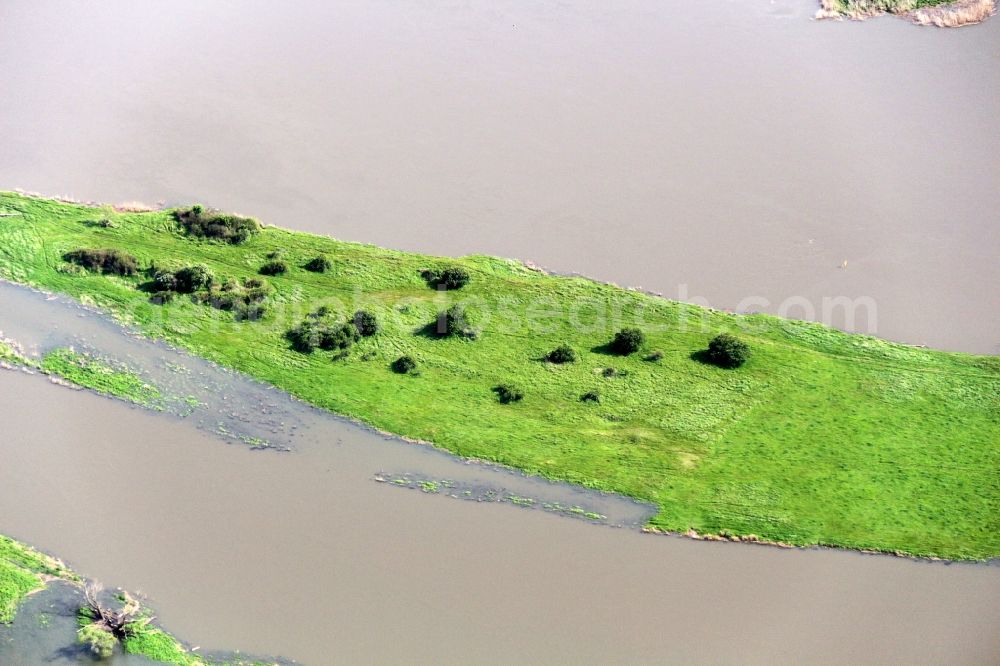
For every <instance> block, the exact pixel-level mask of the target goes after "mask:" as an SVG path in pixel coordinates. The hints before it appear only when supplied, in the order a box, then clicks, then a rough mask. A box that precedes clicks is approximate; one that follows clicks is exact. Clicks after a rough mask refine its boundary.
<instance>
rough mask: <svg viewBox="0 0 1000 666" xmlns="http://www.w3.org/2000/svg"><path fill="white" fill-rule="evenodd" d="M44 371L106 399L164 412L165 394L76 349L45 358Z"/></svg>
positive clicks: (112, 365) (131, 375)
mask: <svg viewBox="0 0 1000 666" xmlns="http://www.w3.org/2000/svg"><path fill="white" fill-rule="evenodd" d="M41 368H42V370H44V371H46V372H48V373H51V374H54V375H59V376H60V377H62V378H64V379H66V380H68V381H70V382H72V383H74V384H76V385H77V386H82V387H84V388H89V389H92V390H94V391H97V392H98V393H103V394H104V395H110V396H114V397H116V398H121V399H122V400H126V401H128V402H134V403H135V404H137V405H142V406H143V407H149V408H152V409H161V408H162V403H163V394H162V393H160V390H159V389H158V388H156V387H155V386H153V385H152V384H150V383H148V382H146V381H145V380H143V379H142V377H140V376H139V375H137V374H136V373H135V372H133V371H131V370H130V369H128V368H126V367H124V366H120V365H117V364H112V363H111V362H109V361H106V360H104V359H100V358H97V357H95V356H91V355H89V354H82V353H80V352H76V351H73V350H72V349H55V350H53V351H51V352H49V353H48V354H46V355H45V356H44V357H43V358H42V362H41Z"/></svg>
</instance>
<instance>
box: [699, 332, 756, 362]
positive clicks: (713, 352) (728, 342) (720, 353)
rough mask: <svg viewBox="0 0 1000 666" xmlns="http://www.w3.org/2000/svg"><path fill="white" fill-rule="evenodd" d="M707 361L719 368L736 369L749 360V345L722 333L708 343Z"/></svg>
mask: <svg viewBox="0 0 1000 666" xmlns="http://www.w3.org/2000/svg"><path fill="white" fill-rule="evenodd" d="M707 355H708V360H709V361H711V362H712V363H714V364H715V365H717V366H719V367H720V368H738V367H740V366H741V365H743V364H744V363H746V362H747V361H748V360H750V345H748V344H747V343H745V342H743V341H742V340H740V339H739V338H737V337H736V336H734V335H730V334H729V333H722V334H721V335H717V336H715V337H714V338H712V340H711V341H710V342H709V343H708V352H707Z"/></svg>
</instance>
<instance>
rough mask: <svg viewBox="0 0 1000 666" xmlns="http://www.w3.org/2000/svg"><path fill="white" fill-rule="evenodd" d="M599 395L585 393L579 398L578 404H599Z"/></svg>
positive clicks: (594, 392) (596, 393)
mask: <svg viewBox="0 0 1000 666" xmlns="http://www.w3.org/2000/svg"><path fill="white" fill-rule="evenodd" d="M600 401H601V394H600V393H598V392H597V391H587V392H586V393H584V394H583V395H581V396H580V402H600Z"/></svg>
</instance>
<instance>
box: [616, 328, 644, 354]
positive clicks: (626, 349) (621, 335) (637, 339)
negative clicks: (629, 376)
mask: <svg viewBox="0 0 1000 666" xmlns="http://www.w3.org/2000/svg"><path fill="white" fill-rule="evenodd" d="M645 341H646V336H645V335H644V334H643V332H642V331H640V330H639V329H637V328H623V329H622V330H620V331H618V332H617V333H615V337H614V339H613V340H612V341H611V345H610V348H611V351H613V352H614V353H616V354H621V355H622V356H628V355H629V354H634V353H635V352H637V351H639V349H641V348H642V345H643V343H644V342H645Z"/></svg>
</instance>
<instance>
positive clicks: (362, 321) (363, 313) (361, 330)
mask: <svg viewBox="0 0 1000 666" xmlns="http://www.w3.org/2000/svg"><path fill="white" fill-rule="evenodd" d="M354 327H355V328H356V329H358V335H360V336H361V337H363V338H367V337H370V336H372V335H375V334H376V333H378V329H379V326H378V319H376V318H375V315H374V314H372V313H371V312H369V311H368V310H358V311H357V312H355V313H354Z"/></svg>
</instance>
